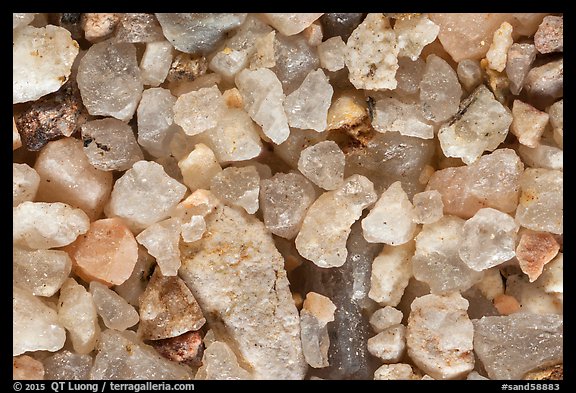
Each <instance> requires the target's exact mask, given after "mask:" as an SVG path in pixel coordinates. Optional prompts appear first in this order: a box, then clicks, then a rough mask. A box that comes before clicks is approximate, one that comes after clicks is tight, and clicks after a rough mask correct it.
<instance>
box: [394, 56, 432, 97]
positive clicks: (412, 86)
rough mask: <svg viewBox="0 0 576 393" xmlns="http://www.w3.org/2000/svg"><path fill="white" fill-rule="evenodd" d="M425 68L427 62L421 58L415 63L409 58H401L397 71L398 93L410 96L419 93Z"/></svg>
mask: <svg viewBox="0 0 576 393" xmlns="http://www.w3.org/2000/svg"><path fill="white" fill-rule="evenodd" d="M425 68H426V62H425V61H424V60H422V58H421V57H418V58H417V59H416V60H414V61H412V60H410V59H409V58H408V57H399V58H398V70H397V71H396V81H397V86H396V90H397V91H398V93H400V94H402V93H404V94H409V95H412V94H416V93H418V91H419V90H420V81H421V80H422V76H423V75H424V70H425Z"/></svg>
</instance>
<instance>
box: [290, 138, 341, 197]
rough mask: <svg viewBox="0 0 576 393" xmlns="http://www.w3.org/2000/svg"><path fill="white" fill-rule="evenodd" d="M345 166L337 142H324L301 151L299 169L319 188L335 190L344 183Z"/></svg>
mask: <svg viewBox="0 0 576 393" xmlns="http://www.w3.org/2000/svg"><path fill="white" fill-rule="evenodd" d="M345 164H346V162H345V157H344V153H343V152H342V150H340V148H339V147H338V145H337V144H336V142H333V141H322V142H318V143H317V144H315V145H313V146H309V147H307V148H305V149H303V150H302V151H301V153H300V159H299V160H298V169H299V170H300V172H301V173H302V174H303V175H304V176H306V178H308V180H310V181H311V182H313V183H314V184H316V185H317V186H318V187H322V188H323V189H325V190H335V189H336V188H338V186H340V184H341V183H342V182H343V181H344V166H345Z"/></svg>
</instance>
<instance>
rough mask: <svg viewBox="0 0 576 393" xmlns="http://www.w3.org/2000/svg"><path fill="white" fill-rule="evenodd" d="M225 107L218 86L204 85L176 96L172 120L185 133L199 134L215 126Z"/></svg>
mask: <svg viewBox="0 0 576 393" xmlns="http://www.w3.org/2000/svg"><path fill="white" fill-rule="evenodd" d="M225 109H226V104H225V102H224V99H223V98H222V93H220V90H218V87H217V86H216V85H214V86H212V87H205V88H202V89H200V90H197V91H191V92H190V93H187V94H183V95H181V96H180V97H178V100H177V101H176V104H175V105H174V122H175V123H176V124H178V125H179V126H181V127H182V129H183V130H184V132H185V133H186V135H196V134H200V133H201V132H204V131H206V130H208V129H210V128H213V127H215V126H216V124H217V123H218V119H219V118H220V116H222V114H223V112H224V110H225Z"/></svg>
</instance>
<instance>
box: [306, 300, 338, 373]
mask: <svg viewBox="0 0 576 393" xmlns="http://www.w3.org/2000/svg"><path fill="white" fill-rule="evenodd" d="M334 311H336V306H335V305H334V303H332V301H331V300H330V299H329V298H328V297H326V296H323V295H320V294H318V293H316V292H308V294H307V295H306V299H304V304H303V308H302V310H301V311H300V337H301V340H302V351H303V352H304V358H305V359H306V362H307V363H308V364H309V365H310V366H311V367H314V368H322V367H326V366H328V365H329V363H328V361H329V359H328V348H329V347H330V339H329V337H328V328H327V326H326V325H327V324H328V323H329V322H333V321H334Z"/></svg>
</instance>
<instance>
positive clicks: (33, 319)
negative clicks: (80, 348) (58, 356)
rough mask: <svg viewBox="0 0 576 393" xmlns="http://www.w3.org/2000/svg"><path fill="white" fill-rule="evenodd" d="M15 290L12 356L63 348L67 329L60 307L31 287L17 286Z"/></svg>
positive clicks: (13, 296) (13, 293)
mask: <svg viewBox="0 0 576 393" xmlns="http://www.w3.org/2000/svg"><path fill="white" fill-rule="evenodd" d="M12 291H13V292H12V310H13V317H12V333H13V340H12V356H18V355H20V354H23V353H24V352H28V351H50V352H54V351H57V350H59V349H60V348H62V347H63V346H64V342H65V341H66V331H65V330H64V327H62V325H61V322H60V320H59V319H58V314H57V313H56V311H54V310H53V309H52V308H50V307H49V306H47V305H46V304H45V303H44V302H42V300H40V299H39V298H37V297H36V296H34V295H32V294H31V293H29V292H28V291H27V290H24V289H22V288H19V287H17V286H14V287H13V289H12Z"/></svg>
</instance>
